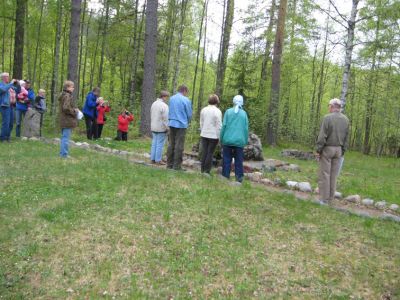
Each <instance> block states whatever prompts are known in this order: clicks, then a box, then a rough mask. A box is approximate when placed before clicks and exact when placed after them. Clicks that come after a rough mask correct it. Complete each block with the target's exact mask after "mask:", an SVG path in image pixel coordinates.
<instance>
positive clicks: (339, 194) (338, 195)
mask: <svg viewBox="0 0 400 300" xmlns="http://www.w3.org/2000/svg"><path fill="white" fill-rule="evenodd" d="M335 198H336V199H343V194H342V193H341V192H335Z"/></svg>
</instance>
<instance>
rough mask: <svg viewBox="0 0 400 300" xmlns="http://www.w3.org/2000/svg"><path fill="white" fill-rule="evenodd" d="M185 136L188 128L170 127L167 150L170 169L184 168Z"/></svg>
mask: <svg viewBox="0 0 400 300" xmlns="http://www.w3.org/2000/svg"><path fill="white" fill-rule="evenodd" d="M185 137H186V128H175V127H170V132H169V145H168V151H167V167H168V168H169V169H175V170H180V169H181V168H182V160H183V150H184V147H185Z"/></svg>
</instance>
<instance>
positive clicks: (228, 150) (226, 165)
mask: <svg viewBox="0 0 400 300" xmlns="http://www.w3.org/2000/svg"><path fill="white" fill-rule="evenodd" d="M222 156H223V157H222V158H223V165H222V176H224V177H226V178H228V179H229V177H230V174H231V164H232V158H235V177H236V180H237V181H239V182H242V181H243V176H244V174H243V158H244V154H243V148H240V147H233V146H223V150H222Z"/></svg>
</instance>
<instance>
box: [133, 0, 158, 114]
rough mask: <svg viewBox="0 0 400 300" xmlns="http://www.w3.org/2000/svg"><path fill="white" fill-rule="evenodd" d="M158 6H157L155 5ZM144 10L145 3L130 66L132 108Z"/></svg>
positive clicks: (144, 7)
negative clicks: (131, 68)
mask: <svg viewBox="0 0 400 300" xmlns="http://www.w3.org/2000/svg"><path fill="white" fill-rule="evenodd" d="M157 5H158V4H157ZM145 10H146V1H145V3H144V4H143V10H142V17H141V20H140V25H139V32H138V33H137V35H136V47H134V49H135V51H134V62H133V64H132V67H133V70H132V81H131V104H132V108H133V107H134V106H135V99H136V80H137V78H136V77H137V69H138V66H139V54H140V47H141V41H142V32H143V23H144V19H145Z"/></svg>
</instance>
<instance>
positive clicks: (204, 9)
mask: <svg viewBox="0 0 400 300" xmlns="http://www.w3.org/2000/svg"><path fill="white" fill-rule="evenodd" d="M207 6H208V0H205V1H204V4H203V12H202V14H201V22H200V32H199V40H198V42H197V53H196V66H195V68H194V78H193V88H192V101H194V93H195V91H196V80H197V69H198V67H199V56H200V45H201V38H202V34H203V23H204V17H205V16H206V12H207ZM199 106H200V105H197V108H199Z"/></svg>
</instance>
